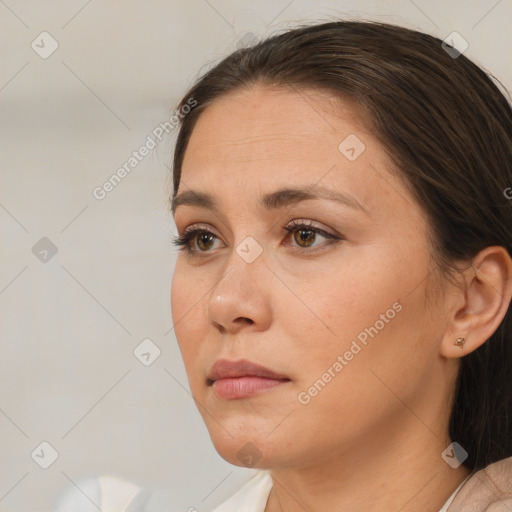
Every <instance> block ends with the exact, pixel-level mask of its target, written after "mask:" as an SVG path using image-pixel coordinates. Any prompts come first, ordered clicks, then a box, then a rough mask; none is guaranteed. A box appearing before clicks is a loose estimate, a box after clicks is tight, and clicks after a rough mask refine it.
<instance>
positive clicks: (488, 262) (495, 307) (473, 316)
mask: <svg viewBox="0 0 512 512" xmlns="http://www.w3.org/2000/svg"><path fill="white" fill-rule="evenodd" d="M511 297H512V258H511V257H510V255H509V254H508V252H507V250H506V249H505V248H504V247H500V246H492V247H486V248H485V249H483V250H482V251H480V252H479V253H478V254H477V255H476V256H475V257H474V258H473V260H472V264H471V265H470V266H469V267H468V268H467V269H466V270H464V272H463V273H462V283H461V287H460V289H458V290H457V292H456V295H455V296H454V299H455V300H454V301H453V307H452V311H451V312H450V317H449V318H448V320H449V326H448V329H447V330H446V333H445V335H444V337H443V340H442V343H441V347H440V351H441V354H442V355H444V356H445V357H448V358H453V357H462V356H465V355H467V354H469V353H470V352H473V351H474V350H476V349H477V348H478V347H480V346H481V345H483V344H484V343H485V342H486V341H487V340H488V339H489V338H490V337H491V336H492V335H493V334H494V332H495V331H496V329H497V328H498V327H499V325H500V323H501V321H502V320H503V318H504V317H505V314H506V313H507V310H508V309H509V307H510V300H511ZM459 338H464V339H465V340H464V344H463V346H462V347H461V346H459V345H457V344H456V343H455V342H456V340H457V339H459Z"/></svg>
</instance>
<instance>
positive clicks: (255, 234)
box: [172, 86, 455, 468]
mask: <svg viewBox="0 0 512 512" xmlns="http://www.w3.org/2000/svg"><path fill="white" fill-rule="evenodd" d="M333 105H334V104H333V103H332V102H331V101H329V98H328V96H326V95H320V93H318V92H314V91H301V92H292V91H285V90H270V89H268V88H264V87H263V86H254V87H253V88H251V89H249V90H244V91H238V92H236V93H230V94H228V95H226V96H225V97H222V98H221V99H218V100H216V101H215V102H214V103H213V104H212V105H211V106H210V107H209V108H208V109H206V110H205V111H204V112H203V113H202V114H201V116H200V117H199V119H198V122H197V124H196V126H195V128H194V131H193V134H192V136H191V139H190V142H189V145H188V148H187V151H186V155H185V158H184V162H183V167H182V176H181V183H180V187H179V190H178V196H180V195H182V194H187V195H186V196H181V197H182V199H180V200H178V201H177V202H176V209H175V222H176V226H177V229H178V233H179V234H180V235H183V234H184V233H185V231H188V230H190V229H191V228H198V229H200V230H202V231H200V232H199V233H196V234H195V235H194V236H193V237H192V238H191V239H190V241H189V248H190V251H191V252H189V251H188V250H187V249H184V250H183V251H180V254H179V256H178V260H177V263H176V268H175V271H174V277H173V282H172V316H173V322H174V327H175V332H176V337H177V339H178V342H179V346H180V350H181V353H182V356H183V360H184V363H185V367H186V370H187V373H188V378H189V383H190V388H191V391H192V394H193V396H194V398H195V400H196V402H197V405H198V408H199V411H200V413H201V415H202V416H203V419H204V421H205V423H206V426H207V428H208V430H209V432H210V435H211V438H212V441H213V443H214V445H215V447H216V449H217V450H218V452H219V453H220V454H221V455H222V456H223V457H224V458H225V459H226V460H228V461H229V462H232V463H233V464H237V465H246V466H251V467H265V468H272V467H293V466H298V465H304V464H313V463H315V461H317V462H318V461H324V462H325V461H326V460H328V459H329V458H330V457H333V456H335V455H338V454H340V453H345V454H347V455H348V454H350V453H352V452H354V455H356V453H357V460H360V459H359V457H361V453H362V452H367V455H368V456H371V454H372V453H375V451H374V450H375V449H376V448H377V447H378V446H381V445H382V443H393V439H395V440H399V439H400V438H403V437H404V436H413V437H417V438H418V440H420V439H423V440H425V439H427V440H428V439H431V438H433V437H434V436H437V435H438V434H439V433H440V432H441V433H443V432H445V430H446V429H447V421H448V415H449V403H448V397H447V394H446V393H447V388H448V387H449V384H450V383H452V379H453V377H454V375H455V374H454V372H451V371H447V368H446V367H445V366H444V365H445V364H446V360H445V359H443V358H442V357H441V356H440V355H439V343H440V341H441V339H442V337H443V334H444V332H445V329H446V318H445V317H443V313H442V305H441V304H439V305H437V306H436V305H429V306H428V307H429V309H427V305H426V293H427V285H428V277H429V273H430V271H431V266H430V265H429V261H430V259H429V249H428V244H427V222H426V218H425V215H424V214H423V212H422V211H421V210H420V208H419V206H418V205H417V204H416V202H415V201H414V200H413V199H412V197H411V195H410V193H409V192H408V191H407V190H406V188H405V186H404V185H403V184H402V183H401V181H400V180H399V179H398V178H397V177H396V176H395V175H393V174H391V173H390V172H389V171H388V170H387V168H389V166H390V162H389V159H388V158H387V157H386V155H385V154H384V151H383V149H382V147H381V146H380V144H379V142H378V141H377V140H376V138H375V137H373V136H372V135H371V134H370V133H369V132H368V131H366V130H365V129H364V127H363V125H362V123H360V122H359V121H358V118H357V114H356V113H354V111H353V110H351V109H350V108H349V107H348V105H346V106H345V108H344V109H342V111H340V108H339V106H338V107H336V109H335V107H334V106H333ZM192 191H193V192H194V193H195V194H191V192H192ZM292 191H294V192H292ZM298 191H300V192H298ZM199 194H200V196H199ZM301 225H302V227H301ZM297 226H298V227H297ZM287 228H288V229H290V231H287ZM208 232H211V235H209V233H208ZM436 308H438V309H436ZM218 360H225V361H226V360H227V361H230V362H233V363H238V362H241V361H246V362H247V361H248V362H251V363H253V364H255V365H259V366H262V367H265V368H266V369H268V370H271V371H272V372H273V373H274V374H276V375H274V376H273V377H276V376H279V377H280V378H281V379H282V380H277V379H275V378H272V379H269V378H262V376H261V374H260V376H259V377H258V376H254V373H257V372H253V375H252V376H250V375H249V374H251V372H250V371H249V370H248V367H247V366H246V365H244V364H242V365H241V367H240V368H239V370H240V371H239V373H238V374H226V368H228V369H229V367H226V366H224V367H221V368H220V373H217V375H216V376H215V375H213V376H212V375H211V371H212V368H213V366H214V364H215V363H216V362H217V361H218ZM450 368H451V367H450ZM235 369H236V368H235ZM223 371H224V373H223ZM229 375H231V378H228V377H229ZM237 375H238V376H237ZM240 375H246V376H245V377H240ZM268 376H269V375H267V377H268ZM209 377H213V379H214V380H215V382H214V383H213V384H212V379H209ZM223 377H224V378H223ZM285 379H286V380H285ZM397 442H399V441H397ZM354 460H356V459H354Z"/></svg>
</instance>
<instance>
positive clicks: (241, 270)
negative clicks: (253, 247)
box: [206, 251, 272, 334]
mask: <svg viewBox="0 0 512 512" xmlns="http://www.w3.org/2000/svg"><path fill="white" fill-rule="evenodd" d="M225 268H226V270H225V271H224V272H223V274H222V276H221V277H220V278H219V280H218V281H217V283H216V285H215V286H214V287H213V289H212V291H211V293H210V296H209V298H208V300H207V303H206V316H207V318H208V321H209V322H210V323H211V324H212V325H213V326H214V327H215V328H216V329H218V330H219V331H220V332H221V333H223V334H224V333H230V334H236V333H238V332H240V331H242V330H244V329H250V330H253V331H263V330H265V329H268V327H269V325H270V323H271V320H272V309H271V304H270V296H269V291H270V283H269V281H270V280H271V277H272V273H271V272H270V270H269V269H268V268H267V267H266V265H265V260H264V257H263V255H261V256H260V257H259V258H258V259H257V260H256V261H253V262H251V263H248V262H246V261H245V260H244V259H243V258H242V257H241V256H240V255H239V254H238V253H237V252H236V251H233V253H232V254H231V255H230V258H229V260H228V261H227V264H226V267H225Z"/></svg>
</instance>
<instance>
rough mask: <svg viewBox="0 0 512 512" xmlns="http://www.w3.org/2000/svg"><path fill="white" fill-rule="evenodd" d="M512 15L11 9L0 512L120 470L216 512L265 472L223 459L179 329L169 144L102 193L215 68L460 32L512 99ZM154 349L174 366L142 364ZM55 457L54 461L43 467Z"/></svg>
mask: <svg viewBox="0 0 512 512" xmlns="http://www.w3.org/2000/svg"><path fill="white" fill-rule="evenodd" d="M511 15H512V1H511V0H501V1H497V0H489V1H487V0H481V1H472V2H469V1H453V2H449V1H448V2H447V1H446V0H435V1H427V0H414V1H412V0H396V1H377V0H375V1H370V0H366V1H355V0H353V1H347V0H345V1H339V0H338V1H325V0H324V1H322V2H315V1H312V0H309V1H307V0H292V1H290V0H282V1H273V2H272V1H262V2H254V1H251V2H250V1H239V2H235V1H233V0H209V1H206V0H190V1H187V2H185V1H182V2H178V1H177V0H174V1H158V0H151V1H139V2H136V1H135V0H128V1H123V2H121V1H117V2H116V1H114V0H108V1H107V0H103V1H102V0H90V1H87V0H67V1H60V2H58V1H55V0H53V1H45V2H42V1H39V0H32V1H28V0H25V1H24V0H20V1H15V0H0V40H1V45H0V48H1V49H0V52H1V69H0V119H1V128H0V129H1V137H0V158H1V183H0V230H1V236H2V244H1V253H0V254H1V265H0V311H1V319H2V322H1V331H0V332H1V351H0V354H1V355H0V453H1V459H0V510H2V511H32V510H34V511H35V510H37V511H45V510H52V509H53V508H54V507H55V504H56V502H57V499H58V497H59V496H60V495H62V493H63V492H64V491H65V490H66V489H68V488H69V487H73V483H72V482H74V483H75V484H77V483H79V482H80V481H82V479H84V478H87V477H92V476H98V475H102V474H113V475H117V476H120V477H122V478H126V479H128V480H130V481H132V482H136V483H137V484H140V485H144V486H146V487H148V488H149V489H151V490H153V491H154V492H155V496H154V499H153V502H152V507H153V508H152V510H167V511H171V512H172V511H186V510H187V509H188V508H189V507H195V508H196V509H197V510H199V511H206V510H209V509H210V508H211V507H212V506H214V505H215V504H217V503H219V502H220V501H222V500H223V499H225V498H226V497H227V496H228V495H229V494H231V493H232V492H233V491H234V490H235V489H236V488H237V487H239V485H240V484H241V483H242V482H243V481H245V480H247V479H248V478H249V477H250V475H251V474H252V471H251V470H248V469H240V468H235V467H233V466H231V465H229V464H227V463H226V462H225V461H224V460H222V459H221V458H220V457H219V456H218V455H217V453H216V452H215V450H214V448H213V447H212V445H211V442H210V440H209V437H208V433H207V431H206V428H205V427H204V425H203V422H202V420H201V418H200V416H199V413H198V412H197V411H196V408H195V406H194V404H193V401H192V399H191V397H190V396H189V394H188V391H187V390H188V384H187V378H186V374H185V371H184V367H183V364H182V362H181V359H180V355H179V351H178V348H177V344H176V340H175V337H174V333H173V330H172V322H171V316H170V307H169V287H170V282H171V275H172V271H173V267H174V261H175V254H176V252H175V249H174V248H173V247H172V246H171V244H170V239H171V235H172V234H173V233H174V232H175V228H174V225H173V223H172V219H171V217H170V215H168V213H167V203H166V197H167V193H168V190H169V183H168V179H169V169H168V166H169V164H170V156H171V150H172V143H173V139H172V137H168V138H167V139H166V141H165V142H163V143H161V144H159V146H158V147H157V148H156V149H155V150H153V151H152V152H151V153H150V155H149V156H147V157H146V158H145V159H144V160H143V161H142V162H141V163H140V164H139V165H138V166H137V167H136V168H135V169H133V171H132V172H131V173H130V174H129V175H128V176H127V177H126V178H125V179H124V180H123V181H122V183H120V184H119V185H118V186H117V187H116V188H115V189H114V190H113V191H112V192H110V193H109V194H108V195H107V197H106V198H105V199H104V200H102V201H99V200H97V199H95V198H94V197H93V195H92V190H93V188H94V187H97V186H101V184H102V183H103V182H104V181H105V180H107V179H108V178H109V177H110V176H111V175H112V174H113V173H114V172H115V171H116V170H117V169H118V167H119V166H121V165H122V164H123V163H124V162H126V160H127V159H128V158H129V157H130V156H131V153H132V152H133V151H134V150H137V149H138V148H139V147H140V146H141V145H142V144H143V143H144V142H145V140H146V137H147V136H148V135H150V134H151V132H152V131H153V130H154V129H155V128H156V127H157V126H158V125H159V124H160V123H161V122H163V121H165V120H167V119H168V117H169V115H170V113H171V112H172V110H173V109H174V106H175V104H176V102H177V101H178V99H179V98H180V97H181V96H182V95H183V94H184V93H185V90H186V87H187V85H189V84H190V83H191V82H192V80H193V79H194V78H195V77H196V76H197V75H198V73H199V72H200V70H201V69H204V66H205V65H206V64H208V63H211V62H213V61H215V60H217V59H219V58H220V57H221V56H223V55H226V54H227V52H229V51H230V50H233V49H235V47H236V44H237V41H239V40H240V38H242V37H243V36H244V34H246V33H248V32H250V33H252V34H254V35H255V36H257V37H262V36H265V35H268V34H271V33H272V32H274V31H276V30H279V29H283V28H287V27H292V26H293V25H294V24H295V23H296V22H297V21H300V20H307V19H315V18H322V19H327V18H334V17H336V16H339V17H342V18H366V19H377V20H381V21H386V22H390V23H397V24H402V25H405V26H408V27H412V28H417V29H420V30H423V31H426V32H430V33H432V34H434V35H437V36H439V37H441V38H444V37H446V36H447V35H448V34H449V33H451V32H452V31H457V32H459V33H460V34H461V35H462V36H463V37H464V38H465V39H466V40H467V41H468V43H469V48H468V49H467V51H466V55H468V56H469V57H470V58H472V59H474V60H476V61H477V62H479V63H481V64H483V65H484V66H485V67H486V68H488V69H489V70H491V71H492V72H493V73H494V75H495V76H496V77H498V78H499V79H500V80H501V81H502V83H503V84H504V85H505V86H506V87H507V88H509V89H510V86H511V83H512V73H511V68H510V60H509V58H510V51H511V47H512V31H511V30H510V21H511ZM43 31H47V32H49V33H50V34H51V35H52V37H53V38H54V39H55V40H56V41H57V42H58V44H59V47H58V49H57V50H56V51H55V52H54V53H53V54H52V55H51V56H50V57H48V58H47V59H43V58H41V57H40V56H39V55H38V54H37V53H36V52H35V51H34V50H33V49H32V48H31V43H32V41H33V40H34V39H36V38H37V37H38V36H39V34H40V33H41V32H43ZM36 41H37V39H36ZM42 237H48V238H49V239H50V240H51V241H52V242H53V243H54V244H55V245H56V246H57V248H58V252H57V254H56V255H55V256H54V257H53V258H51V259H50V260H49V261H47V262H41V261H40V260H39V259H38V258H36V256H35V255H34V254H33V253H32V247H33V246H34V245H35V244H36V242H38V240H40V239H41V238H42ZM145 338H150V339H151V340H152V341H153V342H154V343H155V344H156V345H157V346H158V347H159V348H160V350H161V356H160V357H159V358H158V359H157V360H156V361H155V362H154V363H153V364H151V365H150V366H148V367H146V366H144V365H143V364H142V363H141V362H140V361H139V360H138V359H136V358H135V356H134V354H133V350H134V348H135V347H136V346H137V345H138V344H139V343H140V342H141V341H142V340H143V339H145ZM41 441H47V442H49V443H50V444H51V445H52V446H53V447H54V448H55V449H56V450H57V452H58V454H59V457H58V459H57V460H56V461H55V462H54V463H53V464H52V465H51V466H50V467H49V468H48V469H46V470H45V469H42V468H40V467H39V466H38V465H37V464H36V463H35V462H34V461H33V460H32V458H31V457H30V454H31V452H32V451H33V450H34V448H36V447H37V446H38V445H39V443H40V442H41Z"/></svg>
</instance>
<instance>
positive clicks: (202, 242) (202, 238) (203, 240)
mask: <svg viewBox="0 0 512 512" xmlns="http://www.w3.org/2000/svg"><path fill="white" fill-rule="evenodd" d="M214 238H215V236H214V235H212V234H211V233H207V232H205V231H203V232H200V233H198V234H197V236H196V241H197V246H198V247H199V250H201V251H207V250H208V249H209V248H210V247H211V245H212V242H213V239H214Z"/></svg>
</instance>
